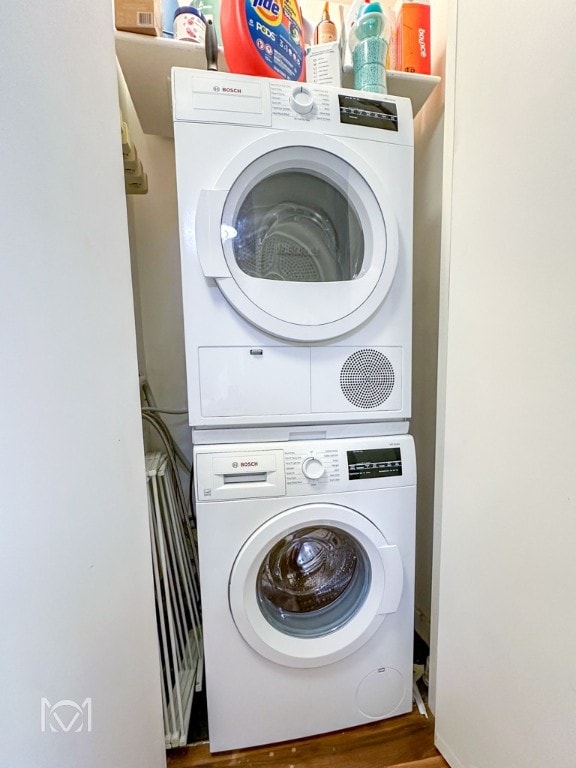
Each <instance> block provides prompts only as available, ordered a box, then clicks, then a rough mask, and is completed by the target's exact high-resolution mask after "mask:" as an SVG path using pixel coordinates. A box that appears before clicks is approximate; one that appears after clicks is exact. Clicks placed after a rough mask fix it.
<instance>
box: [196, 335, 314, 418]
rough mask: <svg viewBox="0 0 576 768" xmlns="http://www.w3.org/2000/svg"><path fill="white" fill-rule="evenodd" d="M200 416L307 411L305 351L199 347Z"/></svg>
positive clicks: (306, 354) (255, 414) (276, 413)
mask: <svg viewBox="0 0 576 768" xmlns="http://www.w3.org/2000/svg"><path fill="white" fill-rule="evenodd" d="M198 363H199V377H200V400H201V410H202V416H204V417H211V416H261V415H266V414H270V415H288V414H292V413H309V412H310V350H309V349H305V348H288V349H287V348H285V347H201V348H200V349H199V350H198Z"/></svg>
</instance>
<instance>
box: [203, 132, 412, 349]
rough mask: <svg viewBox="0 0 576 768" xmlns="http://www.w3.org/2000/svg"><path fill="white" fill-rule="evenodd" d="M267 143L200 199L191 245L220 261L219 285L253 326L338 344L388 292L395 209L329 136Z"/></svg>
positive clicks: (360, 164) (394, 253)
mask: <svg viewBox="0 0 576 768" xmlns="http://www.w3.org/2000/svg"><path fill="white" fill-rule="evenodd" d="M287 137H290V139H291V141H293V142H294V143H293V144H292V143H291V144H290V145H289V146H286V145H285V143H283V142H285V141H286V139H287ZM267 139H268V140H262V141H261V142H259V143H257V144H255V145H251V146H249V147H246V148H245V149H244V150H243V152H242V153H241V154H240V155H239V156H238V157H237V158H236V159H235V161H234V162H232V163H230V165H229V166H228V167H227V168H226V169H225V171H224V172H223V173H222V175H221V177H220V178H219V179H218V182H217V185H216V189H215V190H213V191H212V193H210V191H207V192H206V199H205V201H204V203H203V204H204V206H205V207H204V208H203V209H202V210H199V212H198V215H197V219H196V230H197V232H199V233H200V234H199V235H197V241H198V243H199V245H198V247H199V249H203V251H204V252H205V253H206V254H207V260H208V259H209V258H211V257H210V256H209V254H210V253H212V254H215V253H217V252H219V253H220V254H221V256H220V257H219V258H221V260H222V261H221V262H220V261H219V262H218V265H219V266H218V270H217V272H216V273H214V274H213V276H214V277H215V279H216V282H217V284H218V287H219V288H220V290H221V291H222V293H223V294H224V295H225V297H226V298H227V299H228V301H229V302H230V304H231V305H232V306H233V307H234V308H235V309H236V310H237V311H238V312H239V313H240V314H241V315H242V316H243V317H244V318H245V319H247V320H248V321H249V322H251V323H252V324H254V325H256V326H257V327H258V328H260V329H262V330H264V331H266V332H267V333H270V334H272V335H274V336H278V337H280V338H285V339H290V340H294V341H319V340H324V339H330V338H334V337H337V336H339V335H342V334H344V333H347V332H349V331H351V330H354V329H355V328H356V327H358V325H360V324H361V323H363V322H364V321H365V320H366V319H367V318H368V317H370V316H371V315H372V314H373V313H374V312H375V311H376V309H377V308H378V307H379V306H380V304H381V303H382V301H384V299H385V297H386V295H387V293H388V291H389V289H390V286H391V285H392V281H393V279H394V274H395V271H396V266H397V263H398V230H397V223H396V217H395V215H394V208H393V204H392V202H391V201H390V200H388V198H387V195H386V193H385V192H384V189H383V186H382V183H381V181H380V180H379V179H378V177H377V176H376V174H374V172H373V170H372V169H371V168H369V167H368V166H367V165H366V164H365V163H364V161H363V159H362V158H361V157H359V156H357V155H356V154H355V153H354V152H352V151H351V150H350V149H349V148H347V147H345V146H343V145H342V144H340V143H339V142H337V141H335V140H334V139H331V138H330V137H325V136H324V137H315V136H312V135H306V136H305V137H299V136H298V137H295V136H290V135H289V134H287V136H272V137H267ZM300 142H302V143H300ZM206 220H208V221H210V222H214V227H213V228H212V225H210V227H211V229H210V232H211V234H210V237H209V238H207V237H203V236H201V235H202V233H203V232H204V231H205V228H204V222H205V221H206ZM216 223H217V226H216ZM199 255H200V261H201V262H203V254H202V253H200V254H199ZM205 273H206V272H205ZM206 274H208V273H206Z"/></svg>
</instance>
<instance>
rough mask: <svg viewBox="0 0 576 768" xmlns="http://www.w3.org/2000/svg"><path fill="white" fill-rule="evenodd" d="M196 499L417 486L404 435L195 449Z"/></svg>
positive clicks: (410, 448)
mask: <svg viewBox="0 0 576 768" xmlns="http://www.w3.org/2000/svg"><path fill="white" fill-rule="evenodd" d="M194 463H195V473H196V494H197V499H198V501H224V500H226V499H242V498H266V497H273V496H311V495H314V494H320V493H344V492H346V491H358V490H362V489H363V488H385V487H395V486H405V485H412V484H415V482H416V466H415V463H416V460H415V456H414V444H413V441H412V438H411V437H410V436H408V435H399V436H396V437H376V438H354V439H333V440H314V441H307V440H299V441H294V442H283V443H268V444H266V443H253V444H248V443H247V444H238V445H220V446H198V447H197V448H195V450H194Z"/></svg>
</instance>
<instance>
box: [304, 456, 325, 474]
mask: <svg viewBox="0 0 576 768" xmlns="http://www.w3.org/2000/svg"><path fill="white" fill-rule="evenodd" d="M302 472H303V474H304V477H307V478H308V480H319V479H320V478H321V477H322V475H323V474H324V464H322V462H321V461H320V459H317V458H316V457H315V456H308V458H306V459H304V461H303V462H302Z"/></svg>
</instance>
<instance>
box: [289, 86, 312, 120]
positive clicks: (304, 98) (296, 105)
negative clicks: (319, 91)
mask: <svg viewBox="0 0 576 768" xmlns="http://www.w3.org/2000/svg"><path fill="white" fill-rule="evenodd" d="M290 106H291V107H292V109H293V110H294V112H298V114H299V115H307V114H308V113H309V112H311V111H312V108H313V106H314V96H313V95H312V92H311V91H310V89H309V88H305V87H304V86H303V85H298V86H297V87H296V88H294V90H293V91H292V93H291V94H290Z"/></svg>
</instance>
